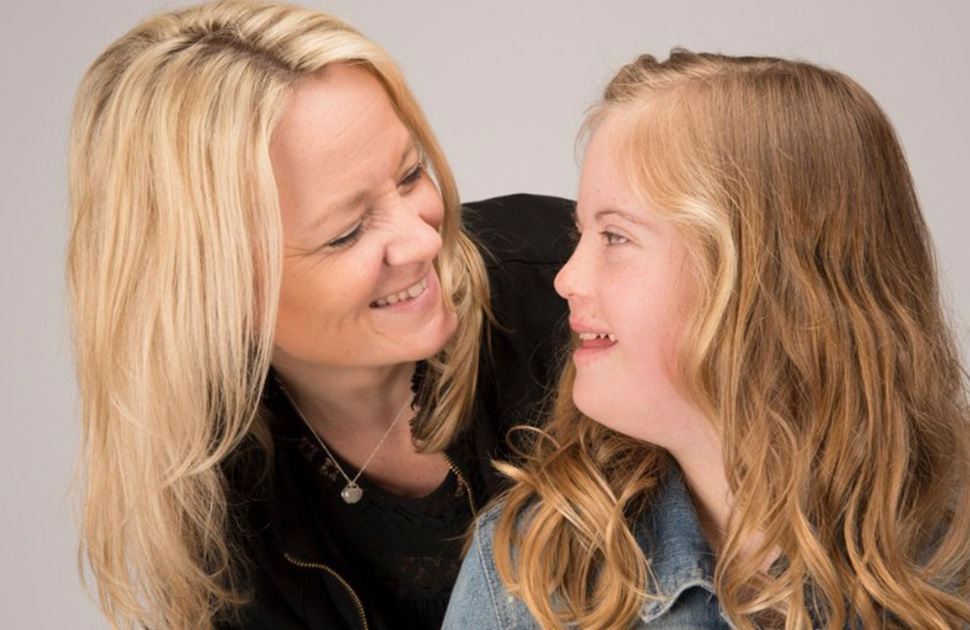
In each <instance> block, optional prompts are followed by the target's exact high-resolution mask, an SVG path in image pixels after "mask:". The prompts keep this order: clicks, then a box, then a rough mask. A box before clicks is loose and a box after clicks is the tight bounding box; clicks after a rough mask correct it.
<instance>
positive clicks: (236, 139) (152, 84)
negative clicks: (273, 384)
mask: <svg viewBox="0 0 970 630" xmlns="http://www.w3.org/2000/svg"><path fill="white" fill-rule="evenodd" d="M336 63H353V64H359V65H361V66H362V67H364V68H366V69H367V70H369V71H370V72H372V73H373V74H374V76H375V77H377V78H378V79H379V80H380V81H381V83H382V84H383V86H384V88H385V89H386V91H387V94H388V96H389V98H390V100H391V102H392V104H393V106H394V107H395V109H396V111H397V113H398V115H399V116H400V118H401V120H402V121H403V122H404V124H405V125H406V126H407V127H408V128H409V129H410V130H411V132H412V133H413V134H414V136H415V138H416V141H417V142H418V144H419V146H420V147H421V150H422V151H423V152H424V154H425V156H426V157H427V159H428V160H429V162H430V164H431V168H432V172H433V174H434V176H435V178H436V180H437V183H438V186H439V189H440V191H441V194H442V196H443V198H444V202H445V208H446V212H445V218H444V223H443V225H442V227H441V232H442V239H443V242H444V246H443V249H442V251H441V253H440V255H439V257H438V260H437V266H438V270H439V273H440V277H441V283H442V286H443V287H444V291H443V292H444V294H445V295H446V296H447V299H449V300H450V301H451V302H452V304H453V306H454V307H455V308H456V310H457V314H458V321H459V328H458V333H457V334H456V336H455V337H454V338H453V339H452V340H451V341H450V342H449V344H448V345H447V346H446V348H445V349H443V350H442V351H441V353H439V354H438V355H437V356H435V357H432V358H431V359H430V360H429V367H428V375H427V378H425V379H424V382H425V384H426V387H425V388H424V389H423V390H422V391H421V392H420V393H419V395H420V399H421V402H422V406H423V409H425V410H434V415H433V417H431V416H430V414H422V417H421V418H420V419H419V421H418V423H417V424H416V426H415V433H416V436H415V437H416V438H417V440H418V444H419V446H420V447H421V448H423V449H424V450H426V451H436V450H440V449H442V448H444V447H445V446H447V445H448V444H449V443H450V441H451V440H452V438H453V436H454V435H455V434H456V433H457V432H458V431H459V430H461V429H462V423H463V419H464V418H466V417H467V416H468V411H469V409H470V406H471V404H472V397H473V394H474V384H475V382H476V372H477V366H478V348H479V343H480V331H481V328H482V313H483V308H484V307H486V306H487V280H486V277H485V273H484V265H483V263H482V261H481V258H480V256H479V255H478V253H477V250H476V249H475V247H474V246H473V244H472V243H471V242H470V241H469V240H468V238H467V237H466V236H465V235H464V234H463V232H462V230H461V218H460V214H459V212H460V210H459V202H458V194H457V191H456V188H455V184H454V181H453V178H452V174H451V171H450V169H449V167H448V164H447V162H446V161H445V159H444V156H443V154H442V152H441V149H440V147H439V145H438V143H437V141H436V140H435V138H434V135H433V134H432V132H431V129H430V127H429V126H428V123H427V121H426V120H425V118H424V115H423V113H422V112H421V110H420V108H419V107H418V105H417V103H416V102H415V100H414V97H413V96H412V94H411V92H410V90H409V89H408V87H407V86H406V84H405V82H404V79H403V78H402V76H401V74H400V71H399V70H398V68H397V67H396V66H395V64H394V63H393V61H392V60H391V59H390V58H389V57H388V56H387V54H386V53H385V52H384V51H383V50H381V49H380V48H378V47H377V46H376V45H375V44H373V43H372V42H371V41H369V40H368V39H366V38H365V37H363V36H362V35H361V34H359V33H358V32H357V31H355V30H354V29H352V28H351V27H350V26H348V25H347V24H344V23H343V22H341V21H339V20H337V19H335V18H333V17H331V16H329V15H326V14H324V13H320V12H317V11H310V10H305V9H301V8H297V7H292V6H287V5H281V4H269V3H262V2H256V1H252V0H224V1H218V2H213V3H211V4H203V5H201V6H195V7H191V8H186V9H182V10H177V11H173V12H171V13H168V14H164V15H159V16H157V17H153V18H150V19H148V20H146V21H145V22H143V23H141V24H139V25H138V26H137V27H135V28H134V29H133V30H132V31H131V32H129V33H128V34H126V35H125V36H123V37H122V38H121V39H119V40H118V41H116V42H115V43H114V44H112V45H111V46H110V47H109V48H108V49H107V50H106V51H105V52H104V53H103V54H102V55H101V56H100V57H99V58H98V59H97V60H96V61H95V62H94V64H93V65H92V67H91V68H90V70H89V71H88V72H87V74H86V76H85V77H84V79H83V81H82V83H81V86H80V88H79V91H78V95H77V100H76V104H75V111H74V118H73V123H72V131H71V157H70V160H71V161H70V180H71V181H70V187H71V206H72V211H73V221H72V230H71V241H70V247H69V263H68V267H69V268H68V275H69V282H70V288H71V291H72V297H73V316H74V328H75V336H76V354H77V371H78V381H79V389H80V397H81V420H82V456H81V462H80V467H79V471H80V475H79V485H80V486H81V488H82V490H83V514H82V535H81V540H82V543H81V545H82V546H81V550H82V557H83V558H86V560H87V562H88V564H89V565H90V570H91V573H92V574H93V576H94V578H95V580H96V582H97V586H98V593H99V599H100V604H101V607H102V609H103V610H104V612H105V614H106V615H107V617H108V619H109V620H110V621H111V623H112V624H113V625H115V626H124V627H130V626H135V625H137V626H145V627H154V628H189V627H191V628H208V627H210V626H211V623H212V621H213V619H214V618H216V617H217V616H218V615H220V614H223V613H225V612H226V611H227V610H229V609H231V608H232V607H233V606H234V605H235V604H238V603H240V602H242V601H244V600H245V593H244V592H240V583H239V580H238V578H237V577H236V575H237V573H236V571H237V567H236V565H235V564H234V563H233V562H232V560H233V553H234V552H233V549H232V545H231V543H230V537H229V536H228V535H227V534H228V532H227V500H226V481H225V479H224V476H223V474H222V472H221V464H222V462H224V461H225V459H226V457H227V456H228V455H229V454H230V453H231V452H232V451H233V450H234V449H235V448H236V447H237V446H238V445H239V444H240V443H241V441H242V440H243V439H244V437H245V436H246V435H247V434H250V433H254V434H256V435H258V436H260V439H261V442H262V443H263V444H264V446H266V447H267V448H268V446H269V443H268V438H267V432H266V431H265V427H261V423H262V422H263V421H262V420H260V419H259V418H258V415H259V414H258V413H257V412H258V410H259V406H260V396H261V392H262V388H263V385H264V382H265V379H266V376H267V373H268V370H269V367H270V358H271V354H272V344H273V330H274V325H275V319H276V308H277V300H278V294H279V287H280V274H281V255H282V249H281V248H282V230H281V227H280V213H279V207H278V199H277V192H276V187H275V183H274V179H273V171H272V166H271V164H270V159H269V144H270V137H271V135H272V133H273V129H274V127H275V125H276V123H277V122H278V120H279V118H280V115H281V112H282V111H283V110H284V108H285V106H286V104H287V99H288V96H289V95H290V94H291V93H292V92H293V90H294V89H295V88H296V86H298V85H299V84H300V81H301V80H303V79H305V78H307V77H309V76H311V75H313V74H314V73H319V72H321V71H324V72H325V69H326V67H327V66H329V65H331V64H336ZM260 429H262V430H260Z"/></svg>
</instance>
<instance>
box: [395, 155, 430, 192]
mask: <svg viewBox="0 0 970 630" xmlns="http://www.w3.org/2000/svg"><path fill="white" fill-rule="evenodd" d="M424 171H425V166H424V160H421V161H420V162H418V163H417V164H416V165H415V166H414V168H413V169H411V170H410V171H408V174H407V175H405V176H404V179H402V180H401V181H400V182H399V183H398V185H399V186H404V187H407V186H411V185H412V184H414V183H416V182H417V181H418V180H419V179H421V177H422V176H423V175H424Z"/></svg>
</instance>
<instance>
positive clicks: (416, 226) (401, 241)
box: [384, 197, 444, 265]
mask: <svg viewBox="0 0 970 630" xmlns="http://www.w3.org/2000/svg"><path fill="white" fill-rule="evenodd" d="M443 217H444V206H443V203H442V201H441V198H440V197H438V198H437V199H436V200H432V201H430V202H425V203H423V204H421V203H418V202H414V203H408V202H407V201H405V202H403V203H402V207H401V212H400V215H399V220H398V224H397V226H396V232H395V234H394V237H393V238H392V240H391V242H390V243H388V245H387V249H386V250H385V253H384V260H385V262H386V263H387V264H388V265H407V264H409V263H414V262H427V261H430V260H433V259H434V257H435V256H437V255H438V252H440V251H441V246H442V242H441V234H440V233H439V232H438V228H439V227H441V222H442V220H443Z"/></svg>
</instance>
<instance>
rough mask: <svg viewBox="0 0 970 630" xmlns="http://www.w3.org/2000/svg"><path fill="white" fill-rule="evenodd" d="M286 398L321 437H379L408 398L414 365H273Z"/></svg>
mask: <svg viewBox="0 0 970 630" xmlns="http://www.w3.org/2000/svg"><path fill="white" fill-rule="evenodd" d="M273 367H274V369H275V370H276V373H277V375H278V376H279V378H280V379H281V380H282V382H283V386H284V387H285V388H286V390H287V392H288V393H289V395H290V396H291V397H292V398H293V400H294V401H295V402H296V404H297V406H298V407H299V408H300V411H301V412H302V413H303V415H304V416H305V417H306V418H307V420H308V421H309V423H310V425H311V426H312V427H313V429H314V430H315V431H317V432H318V434H320V435H331V436H335V435H339V434H343V433H348V432H352V433H355V434H360V433H361V432H363V433H367V432H378V433H383V432H384V431H386V430H387V428H388V427H389V426H390V424H391V423H392V422H393V421H394V418H395V416H396V414H397V413H398V411H399V410H400V409H401V405H402V404H404V403H405V402H406V399H410V396H411V377H412V375H413V374H414V367H415V364H414V363H403V364H399V365H393V366H382V367H379V368H334V367H330V366H327V367H317V366H302V365H301V366H292V365H277V364H275V363H274V366H273Z"/></svg>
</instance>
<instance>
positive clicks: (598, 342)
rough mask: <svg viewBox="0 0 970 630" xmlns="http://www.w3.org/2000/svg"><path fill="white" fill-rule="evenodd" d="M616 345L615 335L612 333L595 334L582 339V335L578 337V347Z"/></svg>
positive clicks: (607, 346) (608, 346)
mask: <svg viewBox="0 0 970 630" xmlns="http://www.w3.org/2000/svg"><path fill="white" fill-rule="evenodd" d="M615 345H616V337H615V336H614V335H609V336H606V337H604V336H600V335H596V336H594V337H592V338H589V339H584V338H583V337H582V336H580V338H579V347H580V348H583V349H586V348H611V347H613V346H615Z"/></svg>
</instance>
